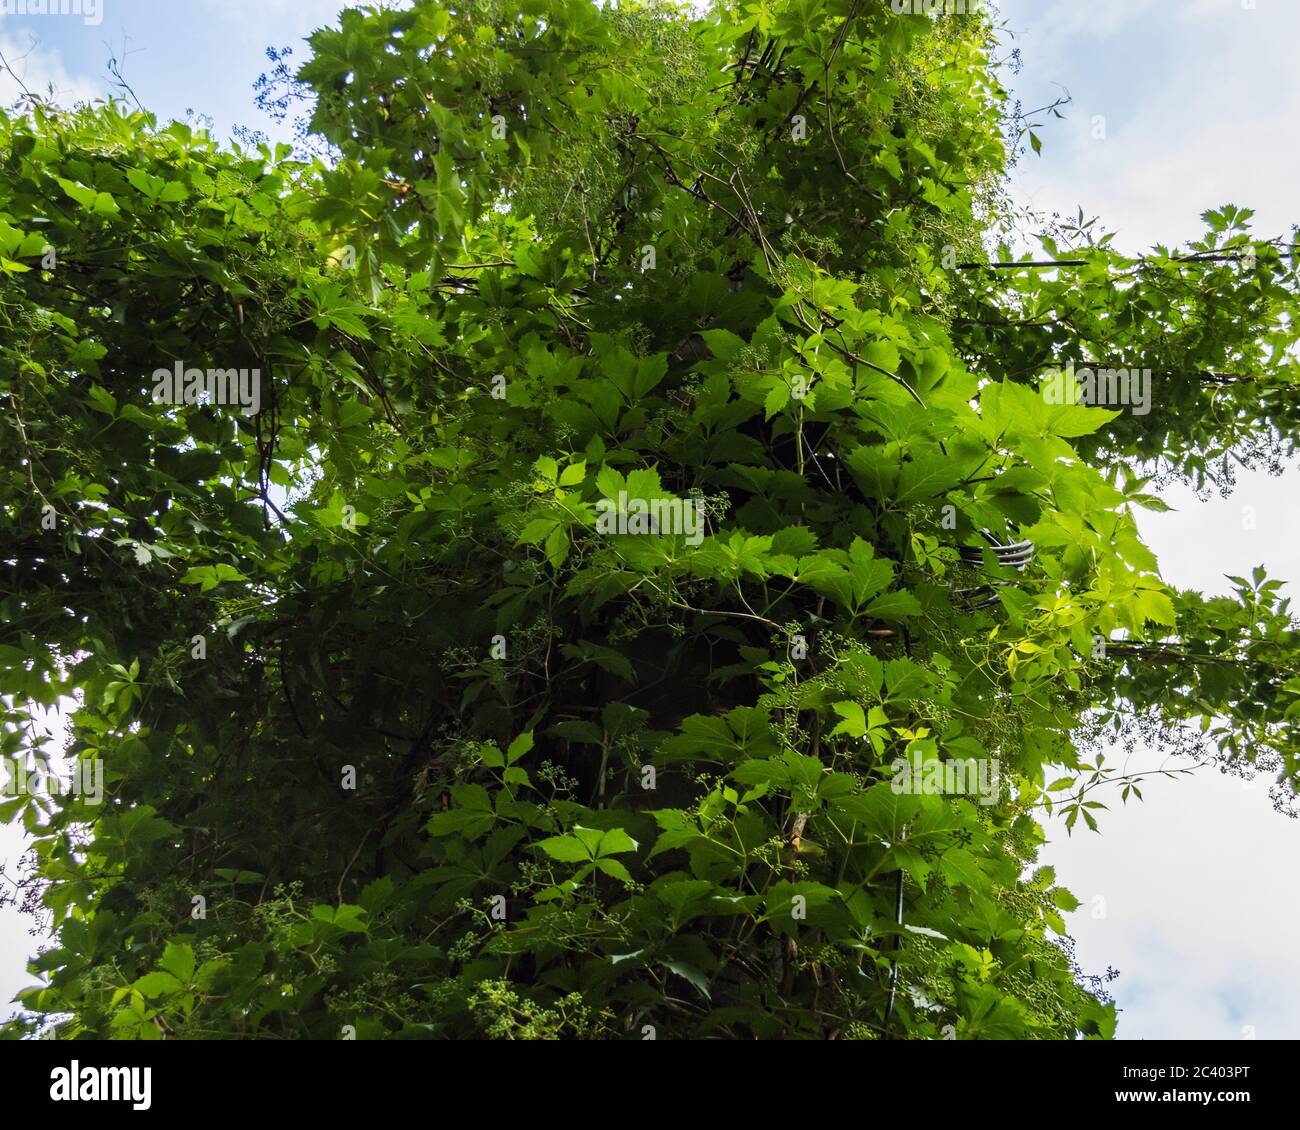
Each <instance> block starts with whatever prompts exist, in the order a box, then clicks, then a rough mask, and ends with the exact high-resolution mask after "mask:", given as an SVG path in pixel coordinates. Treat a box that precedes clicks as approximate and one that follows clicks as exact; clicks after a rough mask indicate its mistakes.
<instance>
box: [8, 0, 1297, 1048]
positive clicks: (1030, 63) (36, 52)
mask: <svg viewBox="0 0 1300 1130" xmlns="http://www.w3.org/2000/svg"><path fill="white" fill-rule="evenodd" d="M882 2H883V0H882ZM101 5H102V15H103V18H102V21H101V22H99V23H98V24H97V25H90V24H87V23H86V21H85V20H84V19H82V18H78V17H75V16H59V17H49V16H45V17H32V16H29V17H20V16H10V17H3V16H0V51H3V53H4V55H5V56H6V58H7V59H8V60H9V61H10V62H11V63H12V64H13V66H14V68H15V70H17V71H18V73H19V74H21V75H23V77H24V79H25V81H26V83H27V85H28V86H29V87H32V88H33V89H36V88H41V89H43V88H44V87H45V86H46V84H47V83H51V82H52V83H53V84H54V86H55V88H56V90H57V91H58V92H59V94H60V96H61V99H60V100H61V101H65V102H67V101H73V100H75V99H77V98H92V97H97V96H101V95H103V94H105V93H107V92H108V90H109V89H110V82H111V80H110V79H109V76H108V74H107V71H106V62H107V60H108V59H109V57H110V56H116V57H117V58H119V59H121V60H123V73H124V75H125V77H126V79H127V80H128V81H129V82H130V83H131V85H132V87H133V89H134V90H135V93H136V95H137V96H138V97H139V99H140V101H141V102H142V103H143V104H144V105H145V106H146V107H147V108H149V109H151V110H153V111H154V112H156V113H157V114H158V115H159V116H160V117H161V118H164V119H165V118H170V117H175V118H180V119H182V120H183V119H185V117H186V115H187V113H188V111H190V110H193V111H194V112H195V113H196V114H206V115H209V116H210V117H211V118H212V120H213V123H214V130H215V132H216V134H217V135H218V136H219V137H222V138H229V137H230V135H231V131H232V129H233V128H234V127H235V126H238V125H243V126H247V127H251V128H253V129H260V130H263V131H265V132H267V133H268V134H269V135H270V136H271V137H272V138H273V139H276V140H289V131H288V128H287V126H286V127H276V126H275V125H273V124H272V123H270V122H269V121H268V120H267V119H266V117H265V116H264V115H263V114H261V113H260V112H259V111H258V110H256V108H255V107H254V105H253V96H252V91H251V87H252V84H253V82H254V80H255V79H256V78H257V76H258V75H259V74H260V73H262V72H263V71H265V70H267V69H269V67H270V63H269V61H268V60H267V59H266V57H265V54H264V49H265V48H266V47H267V46H276V47H284V46H291V47H293V48H295V56H294V57H295V59H301V58H302V57H303V56H304V53H305V45H304V44H303V42H302V40H303V39H304V37H306V36H307V35H308V34H310V32H311V31H312V30H313V29H314V28H316V27H318V26H322V25H323V24H326V23H332V22H333V19H334V15H335V12H336V10H337V8H338V7H339V6H340V4H339V0H101ZM1000 8H1001V12H1002V15H1003V17H1004V18H1005V19H1006V21H1007V23H1008V25H1009V27H1010V29H1011V30H1012V31H1013V32H1014V33H1015V38H1014V39H1009V40H1008V46H1009V47H1010V46H1015V47H1018V48H1020V50H1021V53H1022V57H1023V63H1024V65H1023V69H1022V71H1021V73H1020V74H1019V75H1018V76H1008V77H1007V81H1008V83H1009V84H1010V85H1011V87H1012V89H1013V93H1014V95H1015V96H1016V97H1017V98H1019V99H1020V100H1021V102H1022V103H1023V105H1024V107H1025V108H1026V109H1031V108H1033V107H1036V106H1040V105H1043V104H1045V103H1048V102H1051V101H1052V100H1054V99H1055V98H1056V97H1057V96H1058V95H1060V94H1061V93H1062V92H1063V89H1068V91H1069V93H1070V95H1071V96H1072V99H1073V101H1072V103H1071V105H1070V106H1069V107H1067V108H1066V110H1065V113H1066V120H1065V121H1063V122H1058V121H1053V122H1052V123H1051V124H1050V125H1048V126H1047V127H1045V128H1044V129H1043V130H1042V131H1040V132H1041V135H1042V138H1043V141H1044V149H1043V153H1042V155H1041V156H1034V155H1032V154H1031V155H1029V156H1027V157H1025V158H1024V159H1023V160H1022V161H1021V162H1020V163H1019V165H1018V166H1017V168H1016V169H1015V170H1014V172H1013V175H1012V180H1011V185H1010V187H1011V191H1012V193H1013V196H1014V197H1015V199H1017V200H1018V201H1020V202H1021V203H1023V204H1026V205H1028V206H1032V207H1033V208H1035V209H1038V210H1040V211H1042V212H1045V213H1051V212H1060V213H1062V214H1073V213H1074V211H1075V209H1076V208H1077V207H1079V206H1082V207H1083V209H1084V212H1085V214H1087V215H1091V214H1098V215H1100V216H1101V217H1102V218H1103V221H1104V223H1105V225H1106V226H1107V227H1108V228H1112V229H1116V230H1118V232H1119V236H1118V239H1117V242H1118V245H1119V246H1120V247H1122V248H1123V249H1124V250H1127V251H1141V250H1143V249H1145V248H1149V247H1150V246H1151V245H1152V244H1154V243H1156V242H1164V243H1170V244H1172V243H1177V242H1179V241H1181V240H1184V239H1188V238H1194V237H1196V236H1198V235H1199V234H1200V233H1201V230H1202V225H1201V223H1200V220H1199V216H1200V213H1201V212H1203V211H1205V210H1206V209H1208V208H1215V207H1219V206H1220V205H1222V204H1224V203H1229V202H1231V203H1235V204H1239V205H1244V206H1249V207H1252V208H1254V209H1256V211H1257V216H1256V227H1257V230H1258V231H1259V232H1261V233H1265V234H1268V235H1276V234H1282V233H1284V232H1285V231H1286V230H1287V229H1288V227H1289V226H1290V225H1291V224H1292V223H1295V222H1298V221H1300V195H1298V194H1297V193H1296V191H1295V188H1294V186H1296V185H1297V184H1300V147H1297V146H1296V145H1295V125H1296V122H1297V121H1298V120H1300V71H1298V70H1297V68H1296V67H1295V63H1294V57H1293V56H1294V51H1295V46H1296V44H1297V43H1300V3H1297V2H1296V0H1087V2H1086V3H1079V2H1077V0H1002V3H1001V4H1000ZM15 93H16V87H15V84H14V83H13V82H12V80H9V79H7V78H6V77H0V101H3V102H5V103H8V102H9V101H11V99H12V97H13V95H14V94H15ZM1097 116H1102V117H1104V118H1105V137H1104V139H1099V138H1097V137H1096V136H1095V132H1096V131H1095V129H1094V119H1095V118H1096V117H1097ZM1296 481H1297V480H1296V469H1295V468H1294V467H1293V468H1290V469H1288V471H1287V473H1286V474H1285V475H1284V476H1283V477H1282V478H1281V479H1271V478H1269V477H1268V476H1266V475H1262V474H1245V473H1243V474H1242V475H1241V476H1240V477H1239V482H1238V486H1237V489H1236V491H1235V493H1234V494H1233V495H1232V497H1230V498H1227V499H1221V498H1214V499H1212V500H1210V501H1208V502H1207V501H1201V500H1198V499H1197V498H1195V496H1193V495H1192V494H1191V493H1190V492H1189V491H1186V490H1179V489H1174V490H1171V491H1170V492H1169V493H1168V494H1167V495H1166V498H1167V500H1168V501H1169V502H1170V503H1171V504H1173V505H1174V506H1175V507H1176V508H1177V509H1176V511H1175V512H1174V513H1170V514H1151V513H1147V514H1143V515H1142V516H1141V524H1142V528H1143V532H1144V535H1145V536H1146V538H1147V540H1148V542H1149V544H1151V546H1152V548H1153V549H1154V550H1155V551H1156V553H1157V555H1158V556H1159V559H1160V562H1161V567H1162V570H1163V572H1164V575H1165V578H1166V580H1168V581H1169V582H1170V583H1172V584H1175V585H1178V586H1181V587H1195V588H1201V589H1203V590H1206V591H1226V590H1227V582H1226V581H1225V580H1224V574H1228V573H1235V574H1238V575H1245V574H1248V573H1249V571H1250V569H1251V568H1252V567H1253V566H1255V565H1257V564H1264V565H1266V566H1267V568H1268V570H1269V572H1270V573H1271V574H1272V575H1274V576H1277V577H1279V578H1281V579H1284V580H1287V581H1289V582H1291V583H1292V584H1294V583H1295V582H1296V581H1298V580H1300V523H1298V522H1297V521H1296V519H1295V517H1294V509H1295V498H1296V494H1297V492H1296ZM1247 507H1253V508H1254V511H1253V516H1254V523H1253V525H1251V524H1249V523H1248V522H1247V521H1246V514H1247V511H1246V509H1245V508H1247ZM1156 764H1158V761H1156V760H1153V758H1152V756H1151V755H1150V754H1149V753H1146V752H1142V751H1139V753H1138V754H1137V755H1135V757H1134V759H1133V762H1132V763H1131V765H1130V768H1132V769H1135V770H1138V769H1146V768H1152V767H1154V766H1155V765H1156ZM1144 792H1145V795H1146V801H1145V803H1142V804H1135V805H1130V806H1129V807H1128V808H1123V807H1120V805H1119V803H1118V798H1117V797H1116V798H1108V799H1112V800H1113V801H1114V807H1113V809H1112V811H1111V812H1110V813H1107V814H1103V817H1104V819H1103V822H1102V832H1103V834H1102V835H1100V836H1097V835H1092V834H1090V833H1087V832H1082V833H1081V832H1076V833H1075V835H1074V836H1073V837H1071V838H1067V837H1066V835H1065V833H1064V829H1063V828H1062V827H1061V826H1060V825H1059V824H1057V825H1052V826H1049V836H1050V839H1051V843H1050V844H1049V846H1048V848H1047V849H1046V851H1045V861H1047V862H1051V863H1053V864H1054V865H1055V866H1056V867H1057V871H1058V876H1059V877H1060V879H1061V880H1062V881H1063V882H1064V883H1065V885H1067V886H1068V887H1070V888H1071V890H1073V891H1074V893H1075V894H1076V895H1077V896H1078V897H1079V898H1080V900H1082V903H1083V906H1082V908H1081V909H1080V910H1079V911H1078V912H1076V913H1075V914H1073V915H1071V916H1069V922H1070V926H1071V930H1072V932H1073V934H1074V935H1075V937H1076V939H1077V940H1078V955H1079V958H1080V960H1081V961H1082V963H1083V965H1084V967H1085V968H1086V969H1088V970H1089V971H1092V972H1100V971H1102V970H1104V969H1105V968H1106V966H1107V965H1113V966H1115V967H1116V968H1118V969H1119V970H1120V971H1121V973H1122V976H1121V978H1120V980H1119V981H1117V982H1116V983H1115V985H1114V986H1113V987H1112V988H1113V991H1114V992H1115V995H1116V998H1117V1000H1118V1002H1119V1004H1120V1006H1121V1008H1122V1009H1123V1012H1122V1014H1121V1021H1120V1029H1119V1035H1120V1036H1121V1038H1126V1039H1155V1038H1221V1039H1241V1038H1249V1037H1251V1036H1254V1037H1257V1038H1260V1039H1279V1038H1290V1039H1295V1038H1300V981H1298V980H1297V979H1296V978H1295V977H1293V976H1291V975H1290V974H1291V968H1292V966H1293V963H1294V960H1295V955H1296V954H1297V953H1300V898H1297V897H1296V896H1297V894H1298V893H1300V890H1298V887H1300V881H1298V880H1297V878H1296V868H1295V865H1294V864H1295V860H1296V859H1297V856H1298V854H1300V821H1291V820H1287V819H1285V818H1283V817H1281V816H1278V815H1276V814H1275V813H1274V812H1273V810H1272V806H1271V804H1270V803H1269V801H1268V796H1267V792H1268V789H1267V782H1266V781H1262V780H1261V781H1256V782H1254V783H1253V786H1252V785H1249V784H1243V782H1241V781H1239V780H1237V779H1235V778H1230V777H1224V776H1221V775H1219V774H1217V773H1215V772H1212V771H1210V772H1201V773H1198V774H1197V775H1196V776H1195V777H1192V778H1184V779H1182V780H1178V781H1153V782H1152V783H1151V784H1150V785H1149V787H1147V788H1145V789H1144ZM18 849H19V841H18V839H17V837H16V835H15V834H14V832H13V830H12V829H0V859H8V860H13V859H14V858H15V857H16V855H17V853H18ZM1099 900H1100V901H1099ZM1103 908H1104V916H1101V915H1099V913H1098V911H1100V910H1101V909H1103ZM26 924H27V923H26V921H25V920H22V919H20V918H19V917H18V916H17V915H16V914H14V913H13V912H12V911H5V912H0V1001H4V1000H7V999H8V998H9V997H10V996H11V995H12V993H13V992H14V991H15V990H16V989H17V988H19V987H21V986H23V985H26V984H28V983H30V978H29V977H28V975H27V974H26V973H25V972H24V971H23V961H24V957H25V955H26V953H27V952H28V950H29V948H30V947H31V945H32V939H30V938H28V937H27V935H26V933H25V927H26ZM2 1007H3V1006H2V1005H0V1008H2Z"/></svg>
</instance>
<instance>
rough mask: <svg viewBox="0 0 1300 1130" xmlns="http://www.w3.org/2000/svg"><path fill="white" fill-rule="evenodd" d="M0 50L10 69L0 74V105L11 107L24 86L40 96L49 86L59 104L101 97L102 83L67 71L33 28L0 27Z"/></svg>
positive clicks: (54, 50) (46, 92) (56, 53)
mask: <svg viewBox="0 0 1300 1130" xmlns="http://www.w3.org/2000/svg"><path fill="white" fill-rule="evenodd" d="M0 52H2V53H3V54H4V57H5V59H6V60H7V61H8V63H9V67H10V69H11V70H12V71H13V73H12V74H10V73H9V71H8V70H6V71H3V72H2V73H0V105H3V106H12V105H13V103H14V102H15V101H16V100H17V99H18V97H19V96H20V95H21V94H22V93H23V87H24V86H25V87H26V88H27V89H28V90H30V91H31V92H32V93H33V94H38V95H41V96H42V97H45V96H47V95H48V94H49V92H50V88H51V87H53V89H54V98H55V101H56V102H58V103H59V105H61V106H70V105H72V104H73V103H75V102H88V101H90V100H92V99H95V98H101V97H103V96H104V93H105V89H104V85H103V83H102V82H100V81H99V80H97V79H94V78H91V77H89V76H87V75H73V74H70V73H69V71H68V69H67V67H66V66H64V63H63V58H62V56H61V55H60V54H59V52H58V50H57V49H55V48H53V47H49V46H46V45H45V44H44V43H43V42H42V41H41V39H40V36H39V34H38V32H37V31H36V29H35V28H30V27H26V26H24V27H16V26H15V27H0ZM15 76H17V77H15ZM19 79H21V80H22V81H21V82H19Z"/></svg>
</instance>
